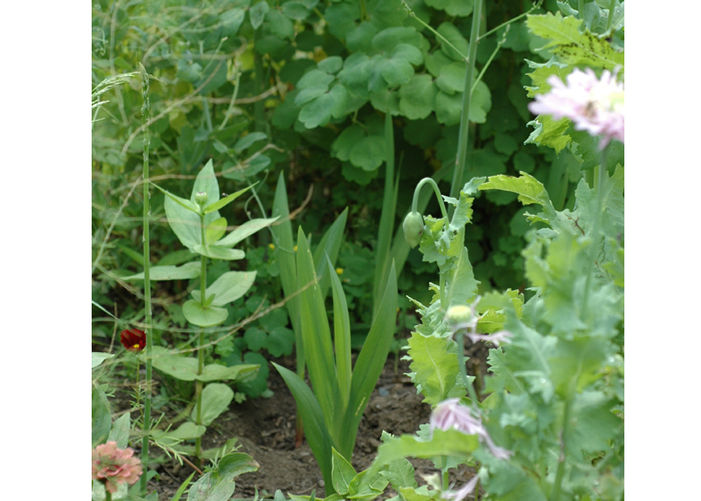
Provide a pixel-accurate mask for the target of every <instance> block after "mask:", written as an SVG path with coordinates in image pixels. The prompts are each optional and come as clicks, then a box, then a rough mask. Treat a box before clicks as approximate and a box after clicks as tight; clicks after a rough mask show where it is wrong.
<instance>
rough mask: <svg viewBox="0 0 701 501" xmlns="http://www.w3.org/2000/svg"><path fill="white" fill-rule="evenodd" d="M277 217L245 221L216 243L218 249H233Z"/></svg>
mask: <svg viewBox="0 0 701 501" xmlns="http://www.w3.org/2000/svg"><path fill="white" fill-rule="evenodd" d="M277 219H278V218H277V217H272V218H256V219H251V220H249V221H246V222H245V223H243V224H242V225H241V226H239V227H238V228H236V229H235V230H234V231H232V232H231V233H229V234H228V235H227V236H225V237H224V238H222V239H221V240H219V241H218V242H217V245H218V246H220V247H233V246H234V245H236V244H237V243H239V242H241V241H242V240H244V239H246V238H248V237H249V236H251V235H253V234H254V233H256V232H258V231H260V230H262V229H263V228H266V227H268V226H270V225H271V224H273V223H274V222H275V221H277Z"/></svg>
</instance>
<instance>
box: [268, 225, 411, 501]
mask: <svg viewBox="0 0 701 501" xmlns="http://www.w3.org/2000/svg"><path fill="white" fill-rule="evenodd" d="M296 269H297V280H299V283H300V284H303V288H302V289H301V292H300V294H299V300H298V301H297V308H298V313H299V322H300V324H299V325H300V330H301V338H302V339H301V341H302V342H301V347H302V349H303V352H304V364H305V365H306V367H307V369H308V371H309V379H310V381H311V387H312V389H311V390H310V389H309V387H307V385H306V383H305V382H304V380H303V379H302V377H300V375H299V374H295V373H294V372H292V371H290V370H288V369H285V368H284V367H281V366H279V365H277V364H274V365H275V368H276V369H277V370H278V372H279V373H280V375H281V376H282V378H283V379H284V380H285V383H286V384H287V386H288V388H289V389H290V391H291V392H292V394H293V396H294V397H295V401H296V402H297V406H298V410H299V412H300V414H301V417H302V422H303V423H304V433H305V435H306V436H307V440H308V441H309V445H310V447H311V449H312V452H313V454H314V457H315V458H316V460H317V463H318V464H319V467H320V468H321V471H322V474H323V476H324V482H325V485H326V491H327V492H326V493H327V494H331V493H332V490H333V475H332V450H331V448H332V447H333V448H334V449H335V450H337V451H338V452H339V453H340V454H341V455H342V456H343V457H344V458H346V460H350V457H351V454H352V452H353V446H354V445H355V437H356V434H357V431H358V426H359V424H360V420H361V418H362V415H363V411H364V410H365V407H366V406H367V403H368V399H369V397H370V394H371V393H372V390H373V389H374V387H375V384H376V382H377V379H378V377H379V376H380V373H381V372H382V368H383V367H384V364H385V360H386V358H387V354H388V353H389V349H390V345H391V343H392V337H393V334H394V330H395V315H396V309H397V303H396V288H397V283H396V275H395V272H394V267H392V268H391V269H390V273H389V276H388V281H387V285H386V286H385V289H384V291H383V294H382V299H381V301H380V303H379V305H378V309H377V313H376V315H375V317H374V318H373V321H372V324H371V326H370V330H369V332H368V335H367V338H366V340H365V343H364V344H363V346H362V349H361V350H360V353H359V354H358V358H357V359H356V362H355V365H354V366H353V367H351V356H350V350H351V347H350V337H351V333H350V323H349V320H348V311H347V306H346V305H347V301H346V298H345V294H344V292H343V288H342V286H341V282H340V280H339V279H338V276H337V275H336V274H335V273H333V271H334V270H333V266H332V264H331V261H330V260H329V259H328V258H327V270H328V276H329V277H330V281H331V290H332V295H333V311H334V324H333V325H334V328H333V343H332V336H331V329H330V327H329V322H328V318H327V315H326V308H325V306H324V297H323V295H322V293H321V290H320V285H319V280H318V278H317V275H316V272H315V265H314V259H313V257H312V253H311V250H310V248H309V242H308V240H307V238H306V237H305V235H304V233H303V231H302V229H301V228H300V229H299V231H298V236H297V252H296ZM298 346H299V345H298Z"/></svg>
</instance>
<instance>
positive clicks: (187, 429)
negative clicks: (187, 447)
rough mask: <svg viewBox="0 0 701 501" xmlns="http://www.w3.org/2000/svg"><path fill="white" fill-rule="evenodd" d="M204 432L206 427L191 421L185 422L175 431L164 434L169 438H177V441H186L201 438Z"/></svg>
mask: <svg viewBox="0 0 701 501" xmlns="http://www.w3.org/2000/svg"><path fill="white" fill-rule="evenodd" d="M205 431H207V427H206V426H202V425H196V424H195V423H193V422H192V421H185V422H184V423H183V424H181V425H180V426H178V427H177V428H176V429H175V430H173V431H169V432H167V433H166V434H167V435H168V436H170V437H173V438H177V439H179V440H188V439H193V438H197V437H201V436H202V435H204V432H205Z"/></svg>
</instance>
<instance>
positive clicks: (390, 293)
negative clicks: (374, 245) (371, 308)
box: [339, 265, 397, 457]
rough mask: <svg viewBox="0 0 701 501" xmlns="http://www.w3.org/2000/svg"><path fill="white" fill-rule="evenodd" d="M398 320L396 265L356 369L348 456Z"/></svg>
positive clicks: (346, 428)
mask: <svg viewBox="0 0 701 501" xmlns="http://www.w3.org/2000/svg"><path fill="white" fill-rule="evenodd" d="M396 317H397V277H396V274H395V271H394V265H392V267H391V268H390V272H389V277H388V279H387V286H386V287H385V290H384V293H383V295H382V300H381V301H380V305H379V307H378V309H377V315H376V316H375V318H374V319H373V322H372V325H371V326H370V332H369V333H368V336H367V338H366V339H365V343H364V344H363V348H362V349H361V350H360V354H359V355H358V359H357V360H356V362H355V367H353V377H352V381H351V395H350V399H349V401H348V407H347V409H346V412H345V415H344V418H343V427H342V429H343V430H344V431H345V432H344V434H343V437H342V439H343V441H342V443H343V447H341V448H340V449H339V450H340V452H341V453H342V454H344V455H346V454H347V455H348V457H350V454H351V452H352V450H353V445H354V443H355V436H356V433H357V431H358V424H359V423H360V419H361V418H362V416H363V412H364V411H365V407H366V406H367V404H368V399H369V398H370V394H371V393H372V390H373V389H374V388H375V384H377V378H378V377H379V376H380V373H381V372H382V368H383V367H384V365H385V361H386V360H387V354H388V353H389V348H390V346H391V344H392V340H393V338H394V331H395V327H396V322H395V319H396Z"/></svg>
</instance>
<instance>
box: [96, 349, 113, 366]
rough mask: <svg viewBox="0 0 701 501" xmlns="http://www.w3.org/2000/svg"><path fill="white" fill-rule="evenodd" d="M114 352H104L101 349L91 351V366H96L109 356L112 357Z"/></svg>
mask: <svg viewBox="0 0 701 501" xmlns="http://www.w3.org/2000/svg"><path fill="white" fill-rule="evenodd" d="M113 357H114V354H112V353H104V352H101V351H97V352H96V351H93V352H92V368H93V369H94V368H95V367H98V366H100V365H101V364H102V362H104V361H105V360H107V359H109V358H113Z"/></svg>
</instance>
